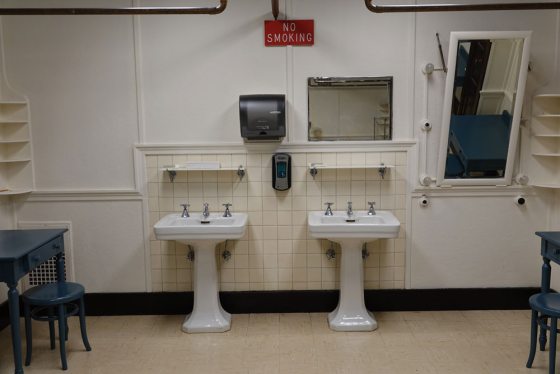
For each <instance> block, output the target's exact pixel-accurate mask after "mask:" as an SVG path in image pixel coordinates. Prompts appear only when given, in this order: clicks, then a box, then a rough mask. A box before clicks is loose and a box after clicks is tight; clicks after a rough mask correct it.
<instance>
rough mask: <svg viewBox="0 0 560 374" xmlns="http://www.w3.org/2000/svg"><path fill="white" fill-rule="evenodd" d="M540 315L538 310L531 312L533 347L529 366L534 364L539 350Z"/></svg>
mask: <svg viewBox="0 0 560 374" xmlns="http://www.w3.org/2000/svg"><path fill="white" fill-rule="evenodd" d="M538 315H539V312H537V311H536V310H533V311H532V312H531V348H530V349H529V358H528V359H527V365H526V366H527V367H528V368H530V367H531V366H532V365H533V360H534V359H535V351H536V350H537V330H538V323H537V318H538V317H539V316H538Z"/></svg>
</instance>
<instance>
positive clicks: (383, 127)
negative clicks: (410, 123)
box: [307, 77, 393, 141]
mask: <svg viewBox="0 0 560 374" xmlns="http://www.w3.org/2000/svg"><path fill="white" fill-rule="evenodd" d="M307 90H308V109H309V113H308V115H309V117H308V121H309V122H308V139H309V140H311V141H320V140H391V139H392V131H393V127H392V125H393V123H392V97H393V96H392V92H393V78H392V77H367V78H330V77H329V78H309V79H308V80H307Z"/></svg>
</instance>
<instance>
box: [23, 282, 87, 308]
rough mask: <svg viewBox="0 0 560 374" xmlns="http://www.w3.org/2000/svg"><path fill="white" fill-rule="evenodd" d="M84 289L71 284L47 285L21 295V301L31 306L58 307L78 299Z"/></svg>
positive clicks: (76, 284) (78, 285)
mask: <svg viewBox="0 0 560 374" xmlns="http://www.w3.org/2000/svg"><path fill="white" fill-rule="evenodd" d="M84 292H85V289H84V287H83V286H82V285H81V284H78V283H73V282H57V283H48V284H43V285H40V286H36V287H33V288H31V289H30V290H28V291H26V292H24V293H23V295H22V298H23V301H24V302H26V303H29V304H32V305H38V306H41V305H58V304H65V303H68V302H70V301H73V300H76V299H79V298H80V297H82V296H83V295H84Z"/></svg>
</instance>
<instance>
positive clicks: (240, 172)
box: [163, 163, 245, 182]
mask: <svg viewBox="0 0 560 374" xmlns="http://www.w3.org/2000/svg"><path fill="white" fill-rule="evenodd" d="M202 164H204V163H202ZM163 170H164V171H166V172H167V173H168V174H169V180H170V181H171V182H173V181H174V180H175V176H176V175H177V173H178V172H185V171H235V172H236V174H237V176H238V177H239V179H243V177H244V176H245V167H244V166H243V165H239V166H220V165H219V164H217V165H211V166H204V165H188V164H185V165H170V166H164V167H163Z"/></svg>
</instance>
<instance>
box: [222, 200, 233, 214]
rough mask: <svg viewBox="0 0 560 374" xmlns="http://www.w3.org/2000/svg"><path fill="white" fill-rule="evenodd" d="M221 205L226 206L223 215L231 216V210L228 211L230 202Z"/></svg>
mask: <svg viewBox="0 0 560 374" xmlns="http://www.w3.org/2000/svg"><path fill="white" fill-rule="evenodd" d="M222 205H223V206H225V207H226V211H225V212H224V215H223V217H231V212H230V211H229V207H230V206H231V203H225V204H222Z"/></svg>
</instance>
